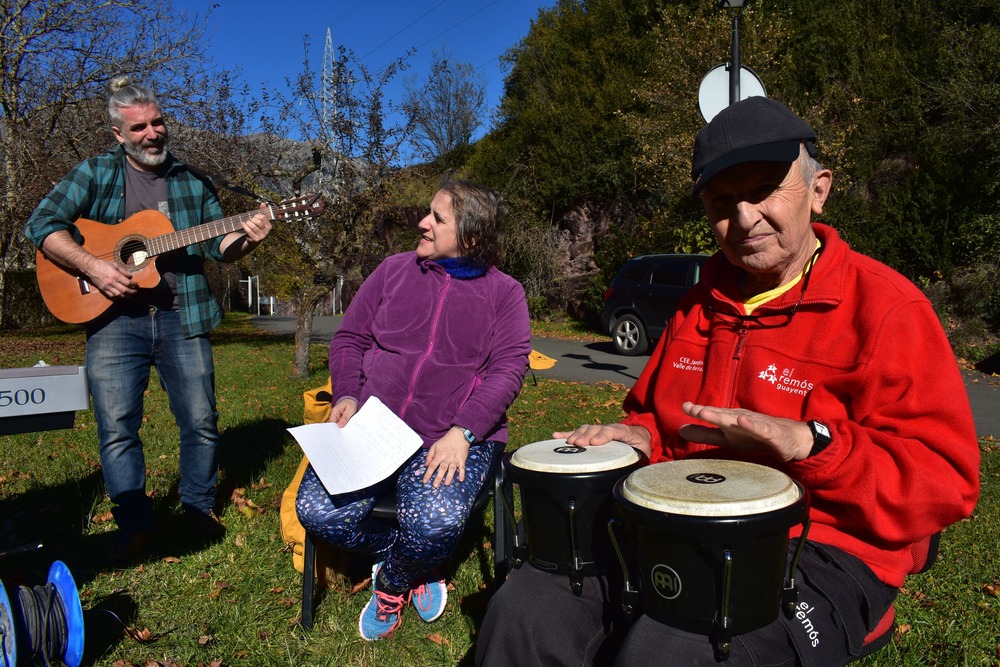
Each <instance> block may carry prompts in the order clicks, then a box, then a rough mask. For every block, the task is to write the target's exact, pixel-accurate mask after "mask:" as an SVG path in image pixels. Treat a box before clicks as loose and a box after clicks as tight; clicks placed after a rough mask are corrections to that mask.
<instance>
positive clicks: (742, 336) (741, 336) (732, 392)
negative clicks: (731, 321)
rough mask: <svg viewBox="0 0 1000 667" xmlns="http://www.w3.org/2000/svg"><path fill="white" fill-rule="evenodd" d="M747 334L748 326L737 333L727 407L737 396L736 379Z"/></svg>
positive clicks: (742, 327)
mask: <svg viewBox="0 0 1000 667" xmlns="http://www.w3.org/2000/svg"><path fill="white" fill-rule="evenodd" d="M747 333H748V330H747V328H746V326H741V327H740V330H739V332H737V336H738V338H737V339H736V349H735V350H734V351H733V365H732V373H731V374H730V376H729V395H728V397H727V400H726V405H729V406H732V405H733V399H734V398H735V396H736V377H737V376H738V375H739V365H740V359H741V358H742V357H743V346H744V344H746V342H747Z"/></svg>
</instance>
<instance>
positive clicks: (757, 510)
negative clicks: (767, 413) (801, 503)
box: [621, 459, 802, 517]
mask: <svg viewBox="0 0 1000 667" xmlns="http://www.w3.org/2000/svg"><path fill="white" fill-rule="evenodd" d="M621 495H622V497H624V498H625V499H626V500H629V501H631V502H633V503H635V504H636V505H639V506H641V507H646V508H648V509H651V510H655V511H658V512H666V513H670V514H683V515H689V516H703V517H709V516H711V517H720V516H747V515H752V514H761V513H764V512H769V511H771V510H776V509H781V508H784V507H788V506H789V505H792V504H793V503H795V502H796V501H797V500H799V498H801V497H802V489H801V488H800V487H799V486H798V484H796V483H795V482H794V481H793V480H792V478H791V477H789V476H788V475H786V474H785V473H783V472H781V471H780V470H775V469H774V468H769V467H767V466H763V465H758V464H756V463H746V462H744V461H724V460H716V459H689V460H685V461H667V462H664V463H655V464H653V465H650V466H646V467H645V468H640V469H638V470H636V471H634V472H632V473H631V474H630V475H629V476H628V477H626V478H625V480H624V483H623V484H622V486H621Z"/></svg>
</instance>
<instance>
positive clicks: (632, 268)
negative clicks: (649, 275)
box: [619, 262, 648, 284]
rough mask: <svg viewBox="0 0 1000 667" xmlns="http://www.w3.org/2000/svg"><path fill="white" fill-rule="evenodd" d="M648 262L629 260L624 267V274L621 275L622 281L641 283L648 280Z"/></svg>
mask: <svg viewBox="0 0 1000 667" xmlns="http://www.w3.org/2000/svg"><path fill="white" fill-rule="evenodd" d="M647 266H648V264H645V263H643V262H629V263H628V264H626V265H625V268H623V269H622V274H621V276H619V279H620V281H621V282H627V283H632V284H641V283H644V282H646V267H647Z"/></svg>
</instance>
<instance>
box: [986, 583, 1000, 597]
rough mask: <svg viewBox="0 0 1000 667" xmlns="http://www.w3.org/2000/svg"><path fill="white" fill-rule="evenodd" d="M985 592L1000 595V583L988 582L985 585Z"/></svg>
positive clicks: (995, 595)
mask: <svg viewBox="0 0 1000 667" xmlns="http://www.w3.org/2000/svg"><path fill="white" fill-rule="evenodd" d="M983 592H984V593H986V594H987V595H992V596H993V597H997V596H1000V584H998V583H993V584H986V585H985V586H983Z"/></svg>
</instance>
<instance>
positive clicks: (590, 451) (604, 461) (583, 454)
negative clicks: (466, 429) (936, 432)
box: [510, 440, 640, 474]
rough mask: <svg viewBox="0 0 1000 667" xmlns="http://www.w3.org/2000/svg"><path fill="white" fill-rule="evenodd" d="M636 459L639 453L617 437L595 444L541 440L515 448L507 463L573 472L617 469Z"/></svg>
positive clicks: (541, 470) (546, 470)
mask: <svg viewBox="0 0 1000 667" xmlns="http://www.w3.org/2000/svg"><path fill="white" fill-rule="evenodd" d="M639 458H640V456H639V452H637V451H636V450H635V449H632V447H630V446H629V445H626V444H625V443H624V442H618V441H617V440H612V441H611V442H609V443H608V444H606V445H599V446H596V447H576V446H574V445H568V444H566V441H565V440H542V441H540V442H533V443H531V444H529V445H524V446H523V447H521V448H519V449H516V450H514V453H513V454H511V457H510V462H511V464H512V465H514V466H516V467H518V468H522V469H524V470H534V471H536V472H547V473H557V474H576V473H588V472H602V471H604V470H617V469H618V468H624V467H626V466H629V465H632V464H633V463H635V462H637V461H638V460H639Z"/></svg>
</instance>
